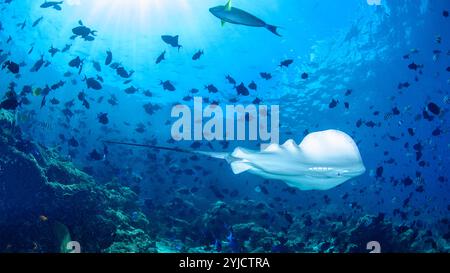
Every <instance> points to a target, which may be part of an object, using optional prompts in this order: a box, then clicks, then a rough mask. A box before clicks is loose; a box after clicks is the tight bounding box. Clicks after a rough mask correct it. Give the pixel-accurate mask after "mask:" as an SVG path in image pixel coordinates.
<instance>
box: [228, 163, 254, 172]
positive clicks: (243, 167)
mask: <svg viewBox="0 0 450 273" xmlns="http://www.w3.org/2000/svg"><path fill="white" fill-rule="evenodd" d="M230 166H231V170H232V171H233V173H234V174H240V173H243V172H246V171H248V170H251V169H252V168H253V167H252V166H251V165H250V164H249V163H248V162H246V161H245V160H238V161H233V162H231V163H230Z"/></svg>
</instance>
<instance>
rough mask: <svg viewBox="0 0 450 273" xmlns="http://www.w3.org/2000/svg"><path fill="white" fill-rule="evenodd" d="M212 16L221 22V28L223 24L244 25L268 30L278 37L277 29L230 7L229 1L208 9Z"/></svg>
mask: <svg viewBox="0 0 450 273" xmlns="http://www.w3.org/2000/svg"><path fill="white" fill-rule="evenodd" d="M209 12H211V13H212V14H213V15H214V16H216V17H217V18H219V19H220V20H221V21H222V26H223V25H224V24H225V23H230V24H235V25H244V26H249V27H263V28H266V29H268V30H269V31H270V32H272V33H273V34H275V35H277V36H280V37H281V35H280V34H279V33H278V31H277V30H278V27H276V26H274V25H269V24H267V23H266V22H264V21H263V20H261V19H259V18H258V17H256V16H254V15H252V14H250V13H248V12H246V11H244V10H241V9H238V8H234V7H232V6H231V0H229V1H228V3H227V4H226V5H225V6H217V7H213V8H210V9H209Z"/></svg>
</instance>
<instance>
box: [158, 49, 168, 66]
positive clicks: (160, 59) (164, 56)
mask: <svg viewBox="0 0 450 273" xmlns="http://www.w3.org/2000/svg"><path fill="white" fill-rule="evenodd" d="M165 59H166V51H165V50H164V52H163V53H161V54H160V55H159V56H158V58H157V59H156V64H159V63H160V62H162V61H163V60H165Z"/></svg>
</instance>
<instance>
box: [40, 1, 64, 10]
mask: <svg viewBox="0 0 450 273" xmlns="http://www.w3.org/2000/svg"><path fill="white" fill-rule="evenodd" d="M62 3H64V1H59V2H56V1H48V2H47V1H45V2H44V3H43V4H42V5H41V6H40V7H41V8H43V9H46V8H54V9H55V10H61V6H60V5H61V4H62Z"/></svg>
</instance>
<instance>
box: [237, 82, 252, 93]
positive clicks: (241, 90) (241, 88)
mask: <svg viewBox="0 0 450 273" xmlns="http://www.w3.org/2000/svg"><path fill="white" fill-rule="evenodd" d="M236 91H237V93H238V95H242V96H248V95H250V92H249V91H248V89H247V87H245V85H244V83H243V82H241V84H240V85H238V86H236Z"/></svg>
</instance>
